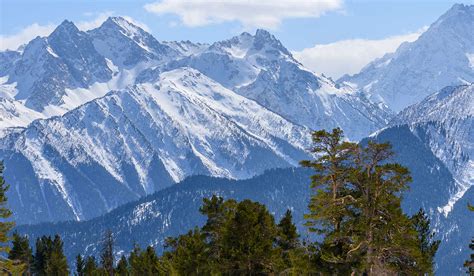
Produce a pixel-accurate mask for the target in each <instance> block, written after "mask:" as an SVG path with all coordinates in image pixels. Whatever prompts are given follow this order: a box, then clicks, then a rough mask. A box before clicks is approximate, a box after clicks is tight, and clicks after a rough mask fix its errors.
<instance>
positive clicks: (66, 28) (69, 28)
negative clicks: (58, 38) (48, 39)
mask: <svg viewBox="0 0 474 276" xmlns="http://www.w3.org/2000/svg"><path fill="white" fill-rule="evenodd" d="M78 32H80V30H79V29H78V28H77V27H76V25H74V23H73V22H72V21H69V20H64V21H63V22H62V23H61V24H59V26H57V27H56V29H54V31H53V32H52V33H51V36H55V35H58V34H62V33H69V34H71V33H78Z"/></svg>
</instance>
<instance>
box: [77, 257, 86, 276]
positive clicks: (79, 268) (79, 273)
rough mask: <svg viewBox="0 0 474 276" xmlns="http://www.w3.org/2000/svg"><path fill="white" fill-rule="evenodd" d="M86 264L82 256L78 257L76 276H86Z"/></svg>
mask: <svg viewBox="0 0 474 276" xmlns="http://www.w3.org/2000/svg"><path fill="white" fill-rule="evenodd" d="M84 268H85V262H84V259H83V258H82V255H81V254H78V255H77V256H76V276H84V275H85V274H84Z"/></svg>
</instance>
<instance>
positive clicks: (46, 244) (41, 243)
mask: <svg viewBox="0 0 474 276" xmlns="http://www.w3.org/2000/svg"><path fill="white" fill-rule="evenodd" d="M52 243H53V241H52V240H51V237H49V236H48V237H47V236H42V237H41V238H38V239H36V246H35V248H36V251H35V256H34V261H33V272H34V273H33V274H34V275H39V276H43V275H46V263H47V261H48V258H49V254H50V250H51V248H52Z"/></svg>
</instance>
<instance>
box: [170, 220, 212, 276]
mask: <svg viewBox="0 0 474 276" xmlns="http://www.w3.org/2000/svg"><path fill="white" fill-rule="evenodd" d="M211 246H212V245H210V244H207V243H206V239H205V235H204V234H203V233H202V231H201V230H200V229H198V228H195V229H194V230H191V231H189V232H188V233H187V234H185V235H181V236H179V237H176V238H168V239H167V240H166V245H165V247H167V248H169V249H170V251H169V252H167V253H165V256H166V257H167V258H169V259H170V260H172V263H173V267H174V268H175V269H176V271H177V272H178V273H179V274H182V275H200V274H209V273H210V272H211V270H212V265H211V262H212V261H213V260H212V259H211V256H212V255H213V252H211V250H210V249H209V248H210V247H211ZM214 248H217V247H214ZM215 255H217V254H215ZM212 258H213V259H215V258H216V257H214V256H212Z"/></svg>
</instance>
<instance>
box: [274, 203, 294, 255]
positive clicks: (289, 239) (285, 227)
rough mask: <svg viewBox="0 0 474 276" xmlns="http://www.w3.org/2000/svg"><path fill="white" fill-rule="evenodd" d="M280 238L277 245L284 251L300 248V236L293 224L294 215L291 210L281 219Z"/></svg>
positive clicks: (279, 225)
mask: <svg viewBox="0 0 474 276" xmlns="http://www.w3.org/2000/svg"><path fill="white" fill-rule="evenodd" d="M277 227H278V237H277V244H278V246H280V247H281V249H283V250H284V251H288V250H291V249H295V248H296V247H298V243H299V240H298V238H299V235H298V231H297V230H296V226H295V224H294V223H293V215H292V214H291V211H290V210H286V213H285V215H284V216H283V217H282V218H281V220H280V222H279V223H278V225H277Z"/></svg>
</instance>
